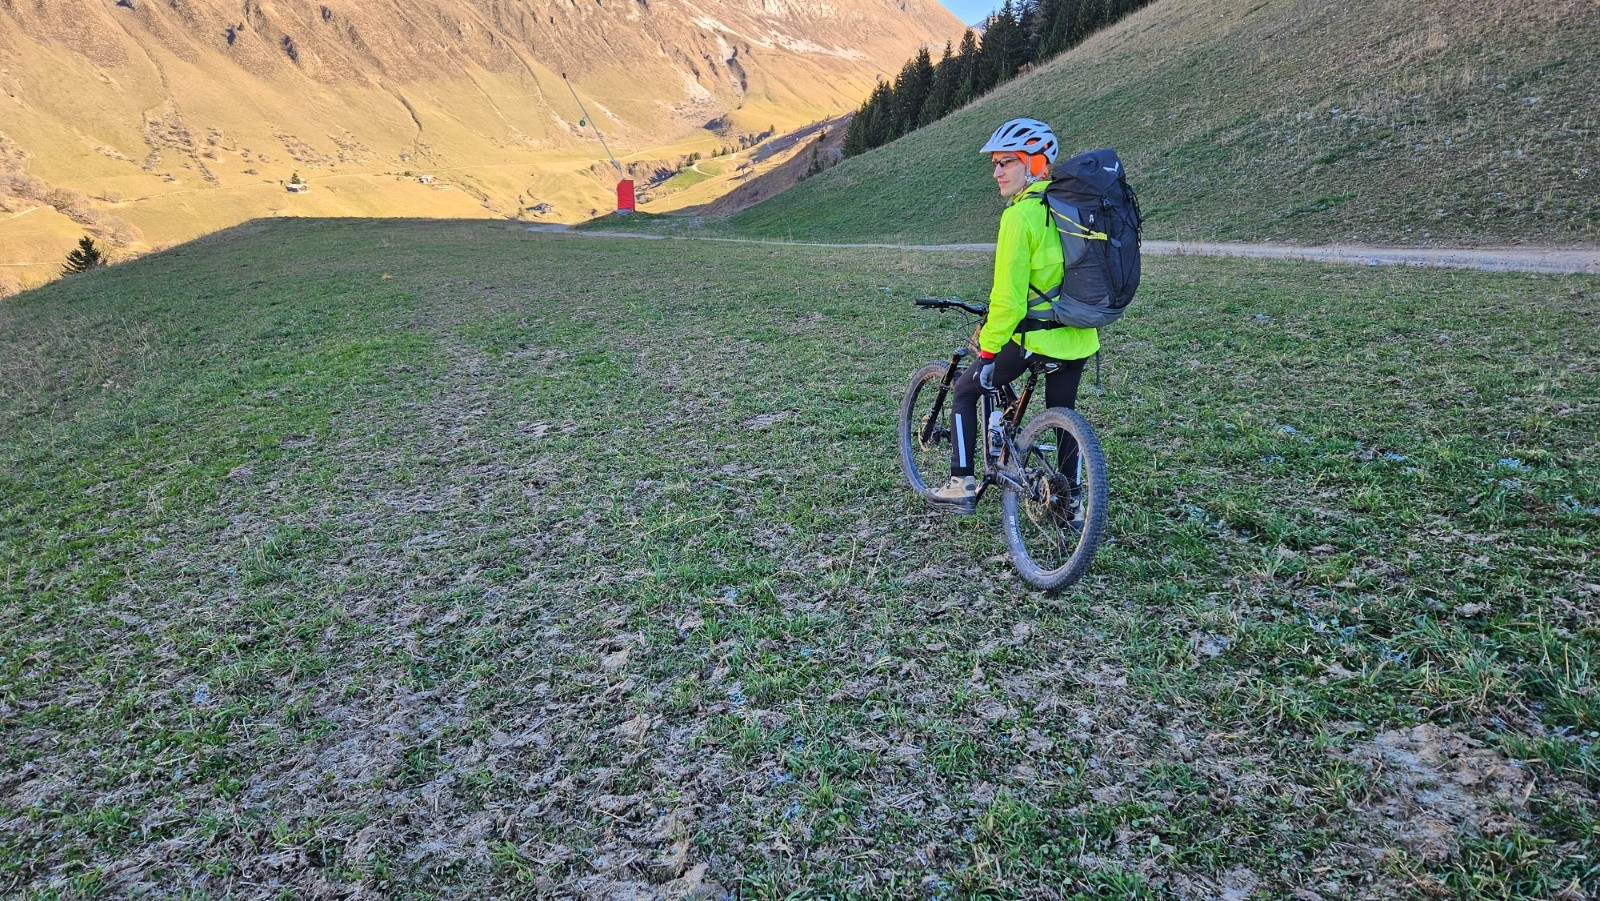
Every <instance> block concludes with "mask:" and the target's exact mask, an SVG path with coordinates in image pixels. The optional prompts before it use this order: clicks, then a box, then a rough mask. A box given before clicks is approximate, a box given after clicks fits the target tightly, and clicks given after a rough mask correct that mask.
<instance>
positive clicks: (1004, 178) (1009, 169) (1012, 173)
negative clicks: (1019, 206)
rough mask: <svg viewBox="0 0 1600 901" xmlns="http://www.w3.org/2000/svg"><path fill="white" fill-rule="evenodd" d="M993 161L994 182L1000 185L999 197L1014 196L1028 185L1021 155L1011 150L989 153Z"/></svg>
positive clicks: (1024, 164) (1026, 170) (1025, 167)
mask: <svg viewBox="0 0 1600 901" xmlns="http://www.w3.org/2000/svg"><path fill="white" fill-rule="evenodd" d="M989 159H990V161H991V162H993V163H994V183H995V184H997V185H999V186H1000V196H1001V197H1015V196H1016V195H1017V194H1018V193H1019V192H1021V191H1022V189H1023V188H1026V187H1027V186H1028V166H1027V164H1026V163H1024V162H1023V161H1022V157H1020V156H1017V155H1016V154H1015V153H1011V152H996V153H991V154H989Z"/></svg>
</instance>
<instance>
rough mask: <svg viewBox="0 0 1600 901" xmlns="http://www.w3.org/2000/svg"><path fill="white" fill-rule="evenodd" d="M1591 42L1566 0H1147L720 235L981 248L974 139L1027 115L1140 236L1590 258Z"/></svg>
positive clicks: (993, 209)
mask: <svg viewBox="0 0 1600 901" xmlns="http://www.w3.org/2000/svg"><path fill="white" fill-rule="evenodd" d="M1597 33H1600V6H1596V5H1595V4H1594V3H1591V2H1584V0H1557V2H1549V3H1516V4H1513V3H1499V2H1490V0H1466V2H1458V3H1439V2H1425V3H1403V2H1394V0H1160V2H1158V3H1155V4H1152V5H1151V6H1150V7H1148V8H1146V9H1145V10H1143V11H1141V12H1140V13H1138V14H1136V15H1134V16H1132V17H1131V18H1130V19H1128V20H1126V21H1125V22H1123V23H1122V24H1120V25H1118V26H1116V27H1115V28H1112V29H1109V30H1108V31H1106V32H1104V33H1102V34H1100V35H1099V36H1097V37H1095V38H1094V39H1092V40H1090V41H1088V42H1087V43H1085V44H1084V45H1082V46H1081V47H1079V48H1078V49H1076V50H1074V51H1073V52H1071V53H1069V54H1066V55H1064V56H1063V57H1060V58H1058V59H1057V60H1056V61H1055V62H1053V63H1051V64H1049V65H1047V66H1045V67H1043V68H1041V69H1040V70H1038V71H1036V72H1033V73H1031V74H1030V75H1028V76H1025V77H1023V78H1021V79H1018V80H1016V81H1014V82H1012V83H1010V84H1008V85H1006V86H1004V87H1002V88H1001V89H999V90H997V91H996V92H995V93H993V94H992V95H990V96H988V97H985V98H983V99H982V100H980V101H978V102H976V103H974V104H972V105H971V106H969V107H967V108H965V109H963V110H962V111H960V112H958V113H956V114H954V115H952V116H950V117H948V118H946V119H945V120H943V121H941V122H939V123H937V124H935V125H933V126H932V127H929V128H925V129H922V130H921V131H918V132H915V133H913V134H911V135H908V136H907V137H905V138H902V139H901V140H899V141H896V142H895V143H893V144H890V145H888V146H887V147H884V148H881V149H879V150H877V151H874V152H872V153H869V154H866V155H864V156H861V157H858V158H855V159H852V160H850V161H848V162H847V163H846V164H845V165H843V166H840V167H839V168H837V169H835V170H833V171H830V172H828V173H826V174H825V175H823V176H820V177H818V178H814V179H811V180H809V181H806V182H805V183H803V184H800V185H798V186H796V187H795V188H794V190H792V191H789V192H787V193H785V194H783V195H781V196H779V197H777V198H775V199H773V200H771V201H768V202H766V203H763V204H761V205H759V206H757V207H755V208H753V209H751V210H749V211H747V212H745V213H743V214H740V215H738V216H735V217H734V218H733V219H732V220H731V222H730V223H728V224H727V226H726V227H731V228H733V229H736V230H738V231H741V232H748V233H754V234H758V235H764V236H770V237H783V238H789V237H792V238H795V239H798V240H808V241H817V240H841V241H851V240H897V241H908V242H923V241H929V240H937V241H973V240H993V237H994V234H993V230H994V222H995V218H996V214H997V209H998V207H997V202H996V200H995V198H994V187H993V184H992V182H990V180H989V177H988V169H987V166H986V165H985V162H984V160H983V158H982V157H980V156H979V155H978V154H977V152H976V148H978V147H979V146H982V142H983V140H984V139H985V138H986V137H987V136H988V134H989V132H990V131H992V130H993V129H994V128H995V127H996V126H997V125H998V124H999V123H1000V122H1002V121H1004V120H1006V119H1008V118H1011V117H1014V116H1022V115H1027V116H1035V117H1038V118H1042V119H1045V120H1047V121H1049V122H1050V123H1051V124H1052V125H1053V126H1055V127H1056V128H1057V129H1058V131H1059V133H1060V134H1061V136H1062V141H1063V145H1064V148H1065V150H1066V152H1069V153H1070V152H1074V151H1078V150H1086V149H1090V148H1094V147H1101V146H1107V145H1109V146H1113V147H1116V148H1117V149H1118V150H1119V152H1121V153H1122V154H1123V157H1124V159H1125V161H1126V162H1127V164H1128V171H1129V173H1130V175H1131V177H1132V179H1133V181H1134V186H1135V188H1136V189H1137V190H1138V191H1139V192H1140V197H1141V198H1142V200H1143V202H1144V209H1145V212H1146V213H1147V214H1148V217H1149V231H1148V234H1149V235H1150V236H1152V237H1156V238H1166V239H1190V240H1214V239H1227V240H1234V239H1237V240H1251V241H1261V240H1282V241H1304V242H1337V241H1345V242H1348V241H1365V242H1381V243H1400V244H1410V243H1419V242H1428V241H1431V242H1438V243H1447V244H1503V243H1504V244H1523V243H1530V244H1538V243H1543V244H1574V243H1582V244H1591V245H1592V244H1595V243H1597V242H1600V130H1597V129H1600V112H1597V108H1596V106H1595V98H1596V96H1600V41H1597V40H1595V35H1596V34H1597Z"/></svg>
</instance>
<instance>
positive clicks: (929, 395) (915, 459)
mask: <svg viewBox="0 0 1600 901" xmlns="http://www.w3.org/2000/svg"><path fill="white" fill-rule="evenodd" d="M949 368H950V367H949V364H947V363H929V364H928V365H926V366H924V367H922V368H921V369H918V370H917V371H916V372H914V373H912V375H911V385H910V386H909V387H907V388H906V396H905V399H904V400H903V401H901V403H900V466H901V468H902V469H904V470H905V474H906V481H908V482H910V483H911V487H912V489H913V490H915V491H916V492H917V493H919V494H921V495H922V496H923V497H927V498H930V499H931V498H932V497H933V489H935V488H937V487H939V486H940V485H943V484H944V483H945V480H946V479H948V478H949V477H950V446H951V441H952V440H953V438H954V436H953V434H952V432H951V430H950V419H951V416H950V410H951V407H952V406H954V403H955V397H954V391H946V390H942V389H943V385H944V374H945V372H946V371H947V370H948V369H949Z"/></svg>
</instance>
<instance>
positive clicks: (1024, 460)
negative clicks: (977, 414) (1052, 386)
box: [1001, 407, 1107, 593]
mask: <svg viewBox="0 0 1600 901" xmlns="http://www.w3.org/2000/svg"><path fill="white" fill-rule="evenodd" d="M1063 441H1073V442H1076V443H1077V448H1078V454H1077V461H1078V462H1077V465H1076V466H1074V467H1073V469H1074V471H1073V472H1062V471H1061V470H1060V466H1059V462H1058V457H1059V456H1060V454H1059V448H1060V446H1061V445H1060V442H1063ZM1069 447H1070V445H1069ZM1017 448H1018V451H1019V452H1020V453H1019V456H1020V458H1021V459H1020V464H1021V465H1020V466H1019V467H1018V468H1017V470H1016V472H1017V474H1018V475H1019V477H1020V480H1021V484H1022V488H1023V490H1017V489H1010V490H1007V491H1006V493H1005V497H1004V498H1002V499H1001V511H1002V516H1001V520H1002V522H1003V525H1004V530H1005V537H1006V547H1007V549H1009V550H1010V551H1011V561H1012V563H1014V564H1015V565H1016V567H1017V571H1018V572H1020V573H1021V574H1022V577H1023V578H1024V579H1026V580H1027V581H1028V582H1029V583H1030V584H1032V585H1034V586H1035V587H1037V588H1040V589H1043V590H1044V591H1047V592H1052V593H1053V592H1057V591H1061V590H1062V589H1064V588H1066V587H1067V586H1069V585H1071V584H1072V583H1074V582H1076V581H1078V580H1079V579H1081V578H1083V574H1084V573H1085V572H1087V571H1088V569H1089V564H1090V563H1091V562H1092V561H1093V560H1094V555H1095V552H1096V551H1098V550H1099V549H1100V542H1101V539H1102V538H1103V537H1104V535H1105V529H1106V499H1107V487H1106V458H1105V454H1104V453H1103V452H1102V451H1101V449H1100V438H1099V436H1098V435H1096V434H1095V431H1094V427H1093V426H1091V425H1089V421H1088V420H1087V419H1084V418H1083V417H1082V416H1080V415H1078V413H1077V412H1076V411H1073V410H1069V409H1066V408H1065V407H1051V408H1050V409H1048V410H1045V411H1044V412H1042V413H1040V414H1039V415H1038V416H1035V417H1034V418H1033V419H1032V420H1030V421H1029V422H1028V425H1027V427H1026V428H1024V429H1023V430H1022V434H1021V435H1020V436H1019V437H1018V438H1017ZM1069 456H1070V455H1069Z"/></svg>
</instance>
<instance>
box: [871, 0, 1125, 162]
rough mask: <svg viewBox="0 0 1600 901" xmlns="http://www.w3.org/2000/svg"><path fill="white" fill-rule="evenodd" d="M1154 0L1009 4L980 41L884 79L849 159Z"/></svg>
mask: <svg viewBox="0 0 1600 901" xmlns="http://www.w3.org/2000/svg"><path fill="white" fill-rule="evenodd" d="M1150 2H1151V0H1006V2H1005V5H1004V6H1002V7H1001V8H1000V9H999V10H998V11H997V12H996V13H995V14H994V15H993V16H991V17H990V18H989V21H988V23H987V27H986V28H985V29H984V34H983V38H982V39H981V40H980V39H979V38H978V36H977V33H976V32H974V31H971V30H968V31H967V33H966V34H965V35H964V36H962V38H961V46H960V48H959V49H957V48H954V47H952V46H951V45H949V44H946V45H945V48H944V54H943V55H942V56H941V57H940V59H939V61H938V62H937V63H936V62H934V61H933V57H932V55H931V54H929V53H928V51H927V49H926V48H924V49H922V50H920V51H918V52H917V55H916V56H914V57H912V58H911V60H910V61H908V62H907V63H906V64H905V67H904V68H902V69H901V70H900V74H899V75H898V76H897V77H896V78H895V80H894V83H893V84H890V83H888V82H881V81H880V82H879V83H878V86H877V87H876V88H874V89H873V91H872V94H871V96H869V97H868V98H867V100H866V102H865V103H863V104H862V105H861V109H859V110H857V111H856V115H855V118H854V119H852V120H851V122H850V128H849V130H848V131H846V132H845V138H844V155H845V156H847V157H850V156H855V155H857V154H861V153H866V152H867V151H868V150H871V149H873V148H874V147H881V146H883V145H884V144H887V143H889V142H890V141H893V140H894V139H895V138H898V137H900V136H901V135H903V134H905V133H906V132H909V131H912V130H914V129H917V128H921V127H922V126H924V125H927V124H928V123H930V122H933V121H935V120H937V119H939V118H942V117H943V116H945V115H946V114H948V113H950V112H953V111H954V110H957V109H960V108H961V107H962V106H965V105H966V104H968V103H970V102H972V101H973V100H976V99H977V98H979V97H981V96H983V95H984V94H987V93H988V92H989V91H991V90H993V89H994V88H995V86H996V85H999V84H1002V83H1003V82H1006V81H1008V80H1010V79H1011V78H1013V77H1015V76H1016V75H1017V74H1018V73H1019V72H1021V71H1023V67H1024V66H1032V65H1036V64H1038V63H1042V62H1044V61H1045V60H1048V59H1050V58H1051V57H1054V56H1055V55H1056V54H1058V53H1061V52H1063V51H1066V50H1070V49H1072V48H1073V47H1076V46H1077V45H1078V44H1079V43H1081V42H1082V41H1083V39H1084V38H1086V37H1088V36H1089V35H1091V34H1093V33H1094V32H1095V31H1098V30H1099V29H1101V28H1104V27H1106V26H1107V25H1111V24H1113V23H1115V22H1117V21H1118V20H1120V19H1122V18H1123V17H1124V16H1126V15H1128V14H1129V13H1132V12H1134V11H1135V10H1138V9H1140V8H1142V7H1144V6H1147V5H1149V4H1150Z"/></svg>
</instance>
